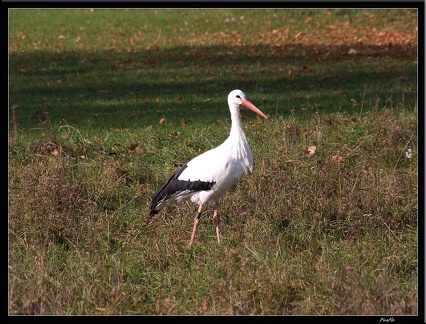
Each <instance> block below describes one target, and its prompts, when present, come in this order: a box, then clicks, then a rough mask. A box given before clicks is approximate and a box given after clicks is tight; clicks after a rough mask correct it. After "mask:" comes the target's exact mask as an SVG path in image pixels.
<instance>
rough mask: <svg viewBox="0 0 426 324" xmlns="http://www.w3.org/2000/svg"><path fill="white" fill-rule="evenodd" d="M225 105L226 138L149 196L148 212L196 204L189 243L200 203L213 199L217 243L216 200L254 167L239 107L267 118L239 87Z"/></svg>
mask: <svg viewBox="0 0 426 324" xmlns="http://www.w3.org/2000/svg"><path fill="white" fill-rule="evenodd" d="M228 105H229V110H230V113H231V121H232V124H231V131H230V134H229V137H228V138H227V139H226V140H225V141H224V142H223V143H222V144H221V145H219V146H218V147H215V148H214V149H211V150H209V151H207V152H204V153H203V154H201V155H198V156H196V157H195V158H193V159H192V160H191V161H189V162H188V163H186V164H185V165H184V166H183V167H182V168H180V169H179V170H178V171H177V172H176V173H175V174H174V175H173V176H172V177H171V178H170V179H169V181H168V182H167V183H166V184H165V185H163V186H162V187H161V188H160V189H159V190H158V191H157V192H156V194H155V195H154V196H153V197H152V201H151V205H150V215H154V214H157V213H158V209H159V208H162V207H165V206H168V205H171V204H173V203H176V202H181V201H183V200H187V199H190V200H191V201H192V202H194V203H196V204H198V210H197V212H196V213H195V218H194V227H193V231H192V235H191V240H190V243H189V245H190V246H191V245H192V243H193V241H194V237H195V232H196V229H197V225H198V222H199V218H200V216H201V212H202V209H203V206H204V205H205V204H206V203H207V202H209V201H214V202H215V209H214V214H213V220H214V223H215V227H216V234H217V241H218V243H220V231H219V199H220V198H221V197H222V196H223V194H224V193H225V192H226V191H227V190H228V189H229V188H230V187H231V186H232V185H233V184H235V183H236V182H237V181H238V180H239V179H241V177H243V176H244V175H246V174H248V173H251V172H252V170H253V153H252V151H251V148H250V145H249V143H248V141H247V138H246V135H245V133H244V128H243V124H242V122H241V115H240V108H239V106H240V105H243V106H245V107H247V108H249V109H250V110H252V111H254V112H255V113H257V114H258V115H260V116H262V117H264V118H267V117H266V115H265V114H264V113H263V112H261V111H260V110H259V109H258V108H257V107H256V106H255V105H253V104H252V103H251V102H250V101H249V100H248V99H247V97H246V95H245V94H244V92H242V91H241V90H233V91H231V92H230V93H229V95H228Z"/></svg>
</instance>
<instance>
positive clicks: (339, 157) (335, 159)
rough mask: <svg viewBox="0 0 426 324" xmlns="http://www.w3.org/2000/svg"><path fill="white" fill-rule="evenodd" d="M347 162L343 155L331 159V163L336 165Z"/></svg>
mask: <svg viewBox="0 0 426 324" xmlns="http://www.w3.org/2000/svg"><path fill="white" fill-rule="evenodd" d="M344 160H345V157H344V156H343V155H333V156H332V157H331V161H333V162H336V163H342V162H343V161H344Z"/></svg>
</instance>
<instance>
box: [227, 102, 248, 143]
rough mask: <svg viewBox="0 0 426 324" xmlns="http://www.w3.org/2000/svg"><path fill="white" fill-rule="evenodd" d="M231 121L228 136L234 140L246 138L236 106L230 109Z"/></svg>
mask: <svg viewBox="0 0 426 324" xmlns="http://www.w3.org/2000/svg"><path fill="white" fill-rule="evenodd" d="M231 122H232V124H231V132H230V134H229V137H230V138H232V139H233V140H235V141H241V140H243V141H244V140H246V135H245V133H244V127H243V123H242V121H241V115H240V109H239V108H238V107H234V109H231Z"/></svg>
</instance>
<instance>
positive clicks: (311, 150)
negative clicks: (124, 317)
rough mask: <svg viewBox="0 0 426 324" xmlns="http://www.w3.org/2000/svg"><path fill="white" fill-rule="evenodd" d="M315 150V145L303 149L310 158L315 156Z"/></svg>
mask: <svg viewBox="0 0 426 324" xmlns="http://www.w3.org/2000/svg"><path fill="white" fill-rule="evenodd" d="M316 150H317V147H316V146H315V145H312V146H308V147H307V148H305V154H308V155H309V156H312V155H314V154H315V151H316Z"/></svg>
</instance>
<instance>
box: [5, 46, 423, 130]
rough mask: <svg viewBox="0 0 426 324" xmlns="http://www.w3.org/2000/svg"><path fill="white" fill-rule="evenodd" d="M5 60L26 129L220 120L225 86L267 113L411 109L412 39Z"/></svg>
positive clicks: (20, 56) (414, 83) (19, 56)
mask: <svg viewBox="0 0 426 324" xmlns="http://www.w3.org/2000/svg"><path fill="white" fill-rule="evenodd" d="M350 53H352V54H350ZM9 58H10V76H9V77H10V79H9V80H10V83H9V90H10V107H13V106H15V107H19V109H20V117H21V118H20V119H21V124H22V125H24V126H27V127H31V126H33V125H35V124H37V123H38V122H39V119H40V116H42V115H43V113H44V112H46V111H47V112H49V113H50V115H51V117H52V120H61V119H67V120H72V122H73V123H74V124H75V125H77V126H78V125H80V124H82V123H85V122H86V121H87V120H88V119H92V120H93V121H94V122H96V121H97V120H98V121H99V118H101V119H102V117H101V116H106V115H107V116H108V119H110V120H111V121H114V122H124V123H125V120H128V119H129V118H132V117H135V116H136V117H137V120H138V122H142V123H145V124H149V123H150V122H152V120H153V119H155V120H157V117H158V116H163V115H165V114H167V117H168V118H170V119H173V118H176V119H179V118H185V116H188V110H190V114H189V115H190V117H191V118H192V119H193V120H200V121H201V120H210V119H211V118H214V119H216V120H217V119H227V118H228V110H227V106H226V97H227V94H228V92H229V91H231V90H233V89H235V88H240V89H242V90H243V91H245V92H246V93H247V95H248V96H249V98H250V99H251V100H252V101H253V102H254V103H256V104H257V105H258V106H259V107H261V109H262V110H263V111H264V112H265V113H267V114H288V113H289V111H290V110H291V109H294V108H296V109H297V108H300V109H302V108H306V107H311V108H312V107H316V109H321V111H322V112H326V113H332V112H336V111H340V110H342V109H344V110H348V112H351V109H352V108H353V103H354V102H358V104H360V102H361V101H362V100H365V101H366V102H367V103H369V104H367V105H365V107H364V109H365V110H368V109H370V108H372V107H373V106H374V102H375V101H376V103H377V100H379V101H381V102H382V103H383V102H384V101H389V100H390V101H392V104H394V105H400V104H403V105H406V106H408V107H411V108H413V107H414V106H415V98H416V96H417V64H416V62H415V61H416V59H417V48H415V47H412V46H393V45H386V46H364V47H362V46H360V47H358V48H356V49H352V51H351V48H350V47H349V46H302V45H300V46H299V45H289V46H282V47H271V46H241V47H226V46H213V47H178V48H171V49H150V50H135V51H104V52H59V53H51V52H32V53H29V52H26V53H20V54H16V53H11V54H10V57H9ZM216 107H217V108H219V107H223V109H211V108H216ZM382 107H383V105H382ZM354 111H356V112H359V105H358V107H357V108H356V109H355V110H354ZM123 112H126V114H123ZM198 112H202V113H200V114H198ZM10 115H11V114H10Z"/></svg>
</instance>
